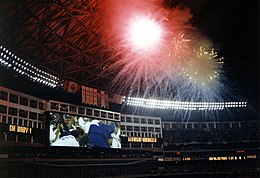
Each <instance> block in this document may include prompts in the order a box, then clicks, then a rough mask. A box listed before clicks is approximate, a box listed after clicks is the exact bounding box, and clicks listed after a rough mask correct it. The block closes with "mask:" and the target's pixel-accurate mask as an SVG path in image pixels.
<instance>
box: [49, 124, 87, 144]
mask: <svg viewBox="0 0 260 178" xmlns="http://www.w3.org/2000/svg"><path fill="white" fill-rule="evenodd" d="M58 127H59V126H58ZM83 135H84V130H83V129H82V128H80V127H77V128H76V130H74V131H73V132H72V133H71V135H66V136H63V137H61V138H58V139H56V140H55V141H54V142H53V143H51V146H69V147H79V146H80V145H79V140H80V139H81V138H82V137H83Z"/></svg>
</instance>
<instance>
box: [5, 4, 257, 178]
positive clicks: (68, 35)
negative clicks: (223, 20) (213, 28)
mask: <svg viewBox="0 0 260 178" xmlns="http://www.w3.org/2000/svg"><path fill="white" fill-rule="evenodd" d="M240 1H241V2H240ZM242 1H243V0H239V2H240V3H242ZM133 2H134V3H129V1H124V2H122V1H120V0H114V1H111V2H110V3H111V5H109V6H108V4H109V3H108V2H106V1H104V0H89V1H84V0H83V1H74V0H69V1H63V0H54V1H30V2H29V1H20V0H10V1H8V0H7V1H4V2H1V3H0V14H1V15H0V145H1V146H0V177H2V176H3V177H20V176H21V177H42V176H45V177H46V176H54V177H68V176H70V177H73V176H74V177H147V176H150V175H152V176H161V175H166V176H176V177H186V176H188V177H207V176H211V175H214V176H215V177H224V176H229V175H230V176H232V177H236V176H237V177H239V176H240V177H241V176H245V177H246V176H248V177H257V176H259V156H260V155H259V142H260V134H259V126H260V122H259V111H258V109H257V107H258V102H259V101H258V100H259V98H258V97H259V96H258V95H256V96H253V97H252V96H251V93H250V92H249V90H250V89H249V90H248V92H247V90H246V91H245V92H244V91H242V90H243V89H241V90H240V89H237V86H236V85H235V84H233V83H230V81H231V80H226V76H224V75H225V74H226V73H227V69H226V68H227V66H228V65H230V64H229V63H230V61H228V60H227V63H228V64H227V65H225V64H224V62H223V61H225V60H223V59H224V58H223V57H222V56H224V57H225V53H223V52H222V53H221V50H219V49H218V50H217V51H220V53H219V54H218V53H216V52H215V51H214V50H215V49H214V48H213V47H212V46H214V45H215V44H214V45H213V43H211V40H209V39H208V37H205V36H206V35H205V36H204V35H203V34H201V32H203V30H201V32H200V30H198V29H197V28H194V27H193V23H194V22H193V21H195V22H196V18H195V19H193V14H192V13H194V12H195V14H196V11H198V9H199V8H198V7H197V6H196V5H195V4H193V3H189V2H186V1H184V2H179V1H177V0H175V1H174V0H173V1H171V0H163V1H149V0H147V1H142V2H140V1H133ZM203 2H204V3H205V4H204V5H207V7H208V6H210V3H209V1H208V0H203V1H201V2H200V3H203ZM160 3H162V4H160ZM182 3H184V4H182ZM225 3H227V2H224V1H223V2H222V1H221V3H220V4H225ZM185 4H186V5H187V4H188V5H190V6H194V7H193V8H194V9H193V11H192V12H191V11H190V9H189V8H186V7H184V6H185ZM192 4H193V5H192ZM213 4H214V3H213ZM227 4H228V5H230V3H227ZM182 5H184V6H182ZM215 5H216V4H215ZM220 6H221V5H220ZM250 7H251V6H250ZM122 8H124V10H125V11H122ZM133 12H136V15H134V16H130V15H132V13H133ZM150 12H153V13H150ZM118 14H120V15H118ZM179 17H180V18H179ZM182 18H183V19H182ZM126 19H129V21H130V22H131V23H130V22H129V23H128V21H127V20H126ZM176 19H177V21H175V20H176ZM139 20H141V21H139ZM197 20H198V19H197ZM115 22H117V23H115ZM139 25H141V28H142V30H141V32H140V31H139ZM122 26H123V27H122ZM108 27H109V28H108ZM147 27H148V29H147ZM202 29H203V26H202ZM147 31H149V33H147ZM139 32H140V33H139ZM212 33H213V32H212ZM149 35H152V37H151V36H149ZM207 35H208V34H207ZM213 36H214V35H213ZM214 40H215V39H214ZM202 46H203V47H202ZM217 47H218V46H217ZM225 62H226V61H225ZM230 73H231V72H230ZM238 73H239V74H240V71H239V72H238ZM241 75H242V72H241ZM252 75H253V70H252ZM227 76H228V75H227ZM232 77H233V76H231V78H232ZM236 77H238V78H239V77H240V76H236ZM227 78H228V77H227ZM233 78H235V77H233ZM256 78H257V77H256ZM257 79H258V78H257ZM248 81H249V82H250V81H251V79H250V80H249V79H248ZM246 87H248V88H249V87H250V86H246ZM254 87H255V88H256V90H258V89H259V88H258V87H257V86H254ZM243 88H245V87H243ZM252 90H253V91H254V89H252ZM256 93H257V92H256ZM60 160H63V161H62V162H61V161H60ZM219 165H222V166H219ZM230 165H232V166H231V167H230ZM32 168H33V169H34V171H32V172H30V171H28V170H31V169H32ZM238 170H239V171H238Z"/></svg>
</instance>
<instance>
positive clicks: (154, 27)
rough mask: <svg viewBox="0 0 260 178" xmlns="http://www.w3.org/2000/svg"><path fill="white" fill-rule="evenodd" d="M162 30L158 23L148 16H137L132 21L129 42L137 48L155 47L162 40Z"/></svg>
mask: <svg viewBox="0 0 260 178" xmlns="http://www.w3.org/2000/svg"><path fill="white" fill-rule="evenodd" d="M161 33H162V30H161V27H160V25H159V24H158V23H156V22H155V21H154V20H152V19H149V18H146V17H135V18H133V19H132V20H131V21H130V24H129V29H128V34H129V36H128V37H129V39H128V40H129V42H130V43H131V45H132V47H133V48H134V49H137V50H151V49H154V48H155V47H156V46H157V45H158V44H159V42H160V40H161V36H162V34H161Z"/></svg>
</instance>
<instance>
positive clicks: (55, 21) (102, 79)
mask: <svg viewBox="0 0 260 178" xmlns="http://www.w3.org/2000/svg"><path fill="white" fill-rule="evenodd" d="M100 5H101V3H100V0H88V1H81V0H66V1H65V0H52V1H49V0H42V1H38V0H37V1H22V0H10V1H4V2H2V3H1V6H0V13H1V15H0V27H1V28H0V39H1V43H3V45H5V46H6V47H8V49H10V50H12V52H14V53H15V54H16V55H18V56H20V57H21V58H23V59H25V60H27V61H28V62H30V63H32V64H33V65H34V66H37V67H38V68H40V69H43V70H45V71H46V72H49V73H50V74H52V75H55V76H57V77H59V78H60V79H68V80H72V81H75V82H78V83H80V84H85V85H93V84H95V86H99V87H101V88H102V87H105V86H107V83H108V82H109V76H102V75H101V71H102V69H103V67H104V66H105V62H104V59H105V58H106V55H108V54H107V52H105V50H104V47H103V46H102V45H100V42H99V38H100V36H99V35H98V34H97V30H98V25H99V23H98V21H99V15H98V13H97V9H98V8H99V6H100Z"/></svg>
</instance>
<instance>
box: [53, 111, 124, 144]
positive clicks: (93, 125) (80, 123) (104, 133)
mask: <svg viewBox="0 0 260 178" xmlns="http://www.w3.org/2000/svg"><path fill="white" fill-rule="evenodd" d="M49 141H50V146H63V147H64V146H65V147H88V148H121V140H120V124H119V122H113V121H108V120H99V119H91V118H87V117H80V116H75V115H68V114H61V113H53V112H51V113H50V132H49Z"/></svg>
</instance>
